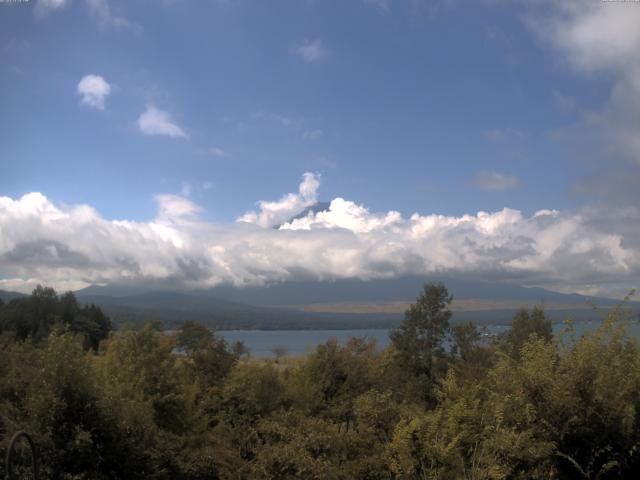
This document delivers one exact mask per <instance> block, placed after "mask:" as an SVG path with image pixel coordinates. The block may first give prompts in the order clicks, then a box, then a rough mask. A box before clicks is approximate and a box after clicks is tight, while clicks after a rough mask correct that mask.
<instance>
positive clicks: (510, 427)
mask: <svg viewBox="0 0 640 480" xmlns="http://www.w3.org/2000/svg"><path fill="white" fill-rule="evenodd" d="M450 302H451V296H450V295H449V293H448V291H447V289H446V287H445V286H444V285H441V284H430V285H425V287H424V289H423V290H422V291H421V292H420V295H419V296H418V298H417V299H416V302H415V303H414V304H413V305H412V306H411V308H409V309H408V310H407V312H406V315H405V320H404V322H403V323H402V324H401V325H400V327H398V328H397V329H396V330H395V331H393V333H392V334H391V339H392V344H391V345H390V346H389V347H388V348H387V349H384V350H379V349H377V348H376V345H375V343H374V342H372V341H371V340H367V339H359V338H355V339H352V340H351V341H349V342H348V343H346V344H344V345H341V344H338V343H337V342H336V341H335V340H331V341H328V342H327V343H325V344H322V345H319V346H318V347H317V348H316V349H315V351H313V352H312V353H310V354H309V355H308V356H306V357H304V358H291V357H287V356H286V355H285V354H286V351H285V352H281V353H282V355H279V356H278V357H277V359H276V360H271V359H252V358H250V357H249V356H248V355H247V351H246V348H244V346H243V345H242V344H237V345H231V346H230V345H227V344H226V343H225V342H224V340H222V339H221V338H219V337H218V336H217V335H215V334H214V333H212V332H211V331H210V330H209V329H208V328H205V327H203V326H202V325H199V324H197V323H194V322H186V323H184V324H183V325H182V327H181V329H180V330H179V331H178V332H177V333H174V334H168V333H166V332H162V331H159V330H158V329H157V328H156V326H154V325H152V324H148V325H146V326H144V327H143V328H139V329H132V328H126V327H123V328H120V329H118V330H117V331H110V323H109V321H108V319H107V318H106V317H105V316H104V314H103V313H102V312H101V311H100V309H99V308H97V307H91V306H87V307H85V306H79V305H78V304H77V302H76V301H75V298H74V297H73V295H72V294H70V293H67V294H64V295H57V294H56V293H55V292H54V291H53V290H51V289H46V288H42V287H39V288H38V289H36V290H35V291H34V293H33V295H31V296H30V297H28V298H22V299H13V300H10V301H8V302H6V303H4V304H2V305H0V453H1V454H2V458H4V453H5V449H6V447H7V443H8V441H9V437H10V435H11V433H13V432H15V431H17V430H22V429H24V430H27V431H29V432H31V433H32V434H33V436H34V438H35V440H36V442H37V444H38V447H39V450H40V455H41V464H42V474H43V478H46V479H98V480H100V479H143V478H144V479H215V478H221V479H245V478H256V479H300V478H305V479H405V478H409V479H411V478H418V479H452V478H461V479H549V478H551V479H553V478H558V479H561V478H577V479H579V478H585V479H596V478H597V479H607V478H610V479H613V478H616V479H617V478H629V479H630V478H636V476H637V472H638V471H640V415H639V413H640V344H639V342H638V340H637V339H636V338H635V337H633V336H631V335H630V334H629V333H628V332H627V326H628V323H629V322H630V321H631V320H630V319H629V318H627V315H626V314H625V311H624V309H623V308H618V309H616V310H613V311H611V312H610V313H609V314H608V315H607V316H606V318H605V319H603V321H602V324H601V326H600V328H598V330H596V331H594V332H591V333H588V334H585V335H584V336H582V337H580V338H576V335H575V332H574V330H573V328H572V325H571V323H567V326H566V328H565V329H564V331H563V332H562V333H561V334H560V335H559V336H557V337H555V338H554V337H552V335H551V328H550V327H551V324H550V322H549V320H548V318H547V317H546V315H545V312H544V311H543V310H542V309H540V308H534V309H533V310H522V311H520V312H518V313H517V314H516V316H515V317H514V319H513V325H512V328H511V330H509V331H507V332H506V333H505V334H504V335H503V336H501V337H500V338H498V339H496V340H495V341H491V342H487V341H484V342H483V341H482V336H481V335H480V333H479V332H478V330H477V329H476V327H475V326H474V325H473V324H462V325H455V326H453V327H452V326H451V325H449V320H450V317H451V312H450V311H449V305H450ZM447 345H452V348H446V346H447Z"/></svg>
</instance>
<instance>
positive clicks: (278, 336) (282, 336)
mask: <svg viewBox="0 0 640 480" xmlns="http://www.w3.org/2000/svg"><path fill="white" fill-rule="evenodd" d="M599 325H600V322H599V321H595V320H591V321H584V322H576V323H575V330H576V335H577V336H580V335H582V334H583V333H585V332H588V331H593V330H595V329H596V328H598V326H599ZM562 327H563V324H562V323H556V324H554V326H553V329H554V332H556V333H557V332H558V331H560V329H562ZM508 328H509V327H508V326H505V325H488V326H487V332H488V333H490V334H500V333H502V332H504V331H505V330H507V329H508ZM630 331H631V333H633V334H634V335H640V326H639V325H638V323H637V322H632V324H631V327H630ZM389 332H390V330H388V329H369V330H366V329H365V330H360V329H358V330H221V331H218V332H217V333H218V335H220V336H222V337H223V338H224V339H225V340H226V341H227V342H228V343H229V344H231V343H233V342H236V341H238V340H240V341H242V342H244V344H245V345H246V346H247V348H249V351H250V352H251V356H252V357H273V356H274V354H273V352H272V351H271V349H272V348H274V347H284V348H286V350H287V356H301V355H306V354H307V353H309V352H311V351H313V350H315V348H316V347H317V346H318V345H319V344H321V343H325V342H326V341H327V340H329V339H330V338H335V339H337V340H338V342H339V343H341V344H344V343H346V342H347V341H348V340H349V339H350V338H353V337H367V338H373V339H375V340H376V342H377V344H378V347H379V348H384V347H386V346H387V345H389V342H390V340H389Z"/></svg>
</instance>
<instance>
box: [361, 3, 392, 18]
mask: <svg viewBox="0 0 640 480" xmlns="http://www.w3.org/2000/svg"><path fill="white" fill-rule="evenodd" d="M363 2H364V3H365V4H366V5H371V6H372V7H375V8H376V9H377V10H378V11H379V12H380V13H382V14H384V15H386V14H387V13H389V10H390V5H389V0H363Z"/></svg>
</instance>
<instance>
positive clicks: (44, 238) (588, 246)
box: [0, 173, 640, 291]
mask: <svg viewBox="0 0 640 480" xmlns="http://www.w3.org/2000/svg"><path fill="white" fill-rule="evenodd" d="M317 189H318V178H317V176H315V175H313V174H310V173H308V174H306V175H305V176H304V178H303V181H302V183H301V185H300V187H299V189H298V192H297V193H295V194H289V195H285V196H284V197H282V198H281V199H280V200H279V201H276V202H260V203H259V206H260V210H259V211H258V212H253V214H252V215H249V218H244V217H243V218H242V219H240V220H241V221H238V222H235V223H232V224H213V223H209V222H206V221H204V220H202V219H201V217H200V213H201V212H202V209H201V207H199V206H198V205H196V204H195V203H193V202H191V201H190V200H187V199H185V198H183V197H180V196H176V195H160V196H158V197H156V201H157V203H158V214H157V216H156V218H155V219H153V220H151V221H147V222H138V221H130V220H108V219H105V218H104V217H102V216H101V215H100V214H99V213H98V212H97V211H96V210H95V209H93V208H92V207H90V206H87V205H76V206H60V205H56V204H55V203H54V202H52V201H51V200H49V199H48V198H46V197H45V196H44V195H42V194H40V193H30V194H28V195H25V196H23V197H21V198H17V199H12V198H8V197H0V265H2V273H3V277H4V279H3V280H0V288H3V287H9V286H10V287H11V288H12V289H19V290H28V289H29V288H31V287H32V286H33V284H34V283H37V282H43V283H46V284H50V285H53V286H55V287H58V288H69V286H72V285H74V286H76V287H74V288H78V287H77V286H84V285H88V284H104V283H127V282H138V283H139V282H145V283H146V284H157V285H171V286H174V287H175V286H182V287H189V288H207V287H211V286H215V285H218V284H221V283H226V284H233V285H263V284H268V283H272V282H279V281H285V280H296V279H299V278H316V279H319V280H331V279H337V278H347V277H349V278H361V279H375V278H392V277H395V276H401V275H406V274H412V275H420V274H423V275H429V274H438V275H441V274H462V275H475V276H480V277H482V278H492V279H500V280H512V281H517V282H519V283H523V284H527V285H542V286H547V287H552V288H562V289H564V290H567V289H572V290H578V291H580V290H582V291H592V289H593V286H594V285H598V286H599V287H600V289H606V288H607V286H610V285H615V286H619V285H621V284H626V285H634V284H635V285H637V284H638V281H639V279H640V232H639V231H638V229H637V228H630V227H629V226H627V227H628V228H624V225H625V223H624V222H626V220H627V219H628V218H629V217H628V212H627V213H624V214H621V215H620V216H613V215H611V212H599V211H595V210H590V211H586V210H585V211H581V212H559V211H553V210H542V211H539V212H537V213H535V214H534V215H532V216H524V215H522V213H521V212H519V211H517V210H512V209H508V208H505V209H503V210H500V211H496V212H478V213H477V214H468V215H462V216H445V215H437V214H426V215H423V214H419V213H415V214H413V215H411V216H410V217H404V216H402V215H401V214H400V213H399V212H393V211H391V212H385V213H375V212H371V211H369V210H368V209H367V208H365V207H364V206H362V205H359V204H357V203H356V202H353V201H349V200H346V199H342V198H336V199H334V200H333V201H332V202H331V203H330V205H329V207H328V208H327V209H326V210H324V211H319V212H317V211H316V212H314V211H312V209H311V210H310V211H309V213H307V214H306V215H302V216H300V213H301V212H303V211H304V210H305V208H307V206H308V205H309V204H310V203H311V204H312V203H313V202H314V201H315V199H316V195H317ZM289 215H293V216H297V218H295V219H294V220H291V221H286V220H284V223H282V224H280V225H279V227H278V228H273V227H274V225H277V224H278V222H281V218H283V217H285V216H289ZM634 218H636V217H634ZM247 220H248V221H247ZM620 222H622V223H620Z"/></svg>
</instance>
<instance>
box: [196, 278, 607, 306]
mask: <svg viewBox="0 0 640 480" xmlns="http://www.w3.org/2000/svg"><path fill="white" fill-rule="evenodd" d="M432 281H441V282H443V283H444V284H445V285H446V286H447V288H448V289H449V292H450V293H451V294H452V295H453V297H454V299H460V300H461V299H484V300H518V301H523V302H551V303H561V304H580V303H584V302H585V301H586V300H587V297H585V296H582V295H579V294H576V293H572V294H565V293H559V292H554V291H551V290H546V289H544V288H537V287H533V288H530V287H521V286H517V285H512V284H508V283H499V282H490V281H482V280H466V279H459V278H451V277H436V276H434V277H424V276H406V277H400V278H394V279H383V280H369V281H364V280H354V279H346V280H336V281H333V282H320V281H298V282H283V283H278V284H274V285H271V286H267V287H243V288H237V287H232V286H227V285H225V286H219V287H215V288H213V289H210V290H208V291H207V293H206V294H208V295H211V296H215V297H217V298H224V299H227V300H231V301H235V302H242V303H248V304H252V305H271V306H273V305H280V306H281V305H305V304H318V303H338V302H376V303H380V302H392V301H399V300H405V301H413V300H415V298H416V296H417V294H418V293H419V291H420V289H421V287H422V285H423V284H424V283H425V282H432ZM593 300H594V301H595V302H596V303H597V304H599V305H603V306H610V305H614V304H616V303H617V300H614V299H609V298H595V299H593Z"/></svg>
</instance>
